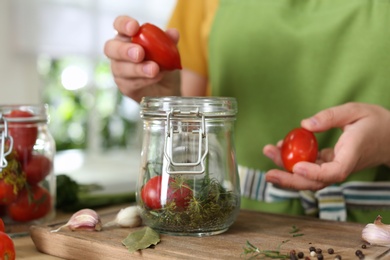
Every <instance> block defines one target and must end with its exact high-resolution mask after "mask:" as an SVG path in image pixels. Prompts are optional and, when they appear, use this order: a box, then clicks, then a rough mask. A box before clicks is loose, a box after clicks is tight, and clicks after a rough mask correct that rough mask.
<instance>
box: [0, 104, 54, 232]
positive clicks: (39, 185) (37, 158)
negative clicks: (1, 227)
mask: <svg viewBox="0 0 390 260" xmlns="http://www.w3.org/2000/svg"><path fill="white" fill-rule="evenodd" d="M48 123H49V116H48V107H47V105H0V218H2V219H3V221H4V222H5V223H6V224H12V223H41V222H43V221H45V220H48V219H51V218H52V217H53V216H54V214H55V193H56V178H55V174H54V171H53V159H54V155H55V152H56V149H55V142H54V139H53V137H52V135H51V134H50V131H49V129H48ZM7 226H10V225H7Z"/></svg>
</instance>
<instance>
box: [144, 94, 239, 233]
mask: <svg viewBox="0 0 390 260" xmlns="http://www.w3.org/2000/svg"><path fill="white" fill-rule="evenodd" d="M236 113H237V103H236V100H235V99H234V98H227V97H218V98H201V97H191V98H189V97H188V98H186V97H162V98H155V97H145V98H143V99H142V101H141V118H142V119H143V142H142V156H141V171H140V176H139V180H138V185H137V203H138V205H139V207H140V212H141V217H142V219H143V221H144V223H145V224H146V225H148V226H150V227H151V228H153V229H154V230H156V231H158V232H160V233H165V234H171V235H187V236H208V235H215V234H220V233H222V232H224V231H226V230H227V229H228V228H229V226H230V225H232V224H233V222H234V221H235V219H236V217H237V214H238V212H239V209H240V185H239V177H238V170H237V163H236V159H235V145H234V138H233V133H234V122H235V119H236Z"/></svg>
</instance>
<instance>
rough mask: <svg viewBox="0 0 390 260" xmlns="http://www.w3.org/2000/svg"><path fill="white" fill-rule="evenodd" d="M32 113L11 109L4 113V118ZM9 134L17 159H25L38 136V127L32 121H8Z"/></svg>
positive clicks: (22, 116) (30, 114)
mask: <svg viewBox="0 0 390 260" xmlns="http://www.w3.org/2000/svg"><path fill="white" fill-rule="evenodd" d="M32 116H33V114H32V113H30V112H28V111H22V110H13V111H11V113H9V114H7V115H5V117H6V118H28V117H32ZM8 128H9V134H10V135H11V136H12V139H13V141H14V142H13V149H14V150H15V151H16V152H17V154H18V157H19V160H21V161H22V160H25V159H26V158H28V157H29V156H30V154H31V151H32V150H33V146H34V144H35V141H36V139H37V136H38V128H37V127H36V126H35V125H34V123H31V124H30V123H26V122H9V123H8Z"/></svg>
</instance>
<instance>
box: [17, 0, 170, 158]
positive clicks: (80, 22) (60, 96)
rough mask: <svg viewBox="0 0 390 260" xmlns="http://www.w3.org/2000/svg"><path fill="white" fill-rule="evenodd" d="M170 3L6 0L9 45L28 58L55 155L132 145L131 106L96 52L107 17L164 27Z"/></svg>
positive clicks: (109, 33)
mask: <svg viewBox="0 0 390 260" xmlns="http://www.w3.org/2000/svg"><path fill="white" fill-rule="evenodd" d="M174 4H175V0H164V1H161V0H130V1H129V0H116V1H111V0H35V1H31V0H13V1H11V9H12V10H11V11H12V13H13V14H14V15H13V16H12V18H11V19H12V21H11V24H12V25H14V26H15V28H14V30H13V35H12V37H11V42H12V45H13V47H14V50H15V51H16V53H19V54H29V55H31V54H33V55H36V57H38V58H37V64H38V72H39V73H40V75H41V77H42V80H43V84H44V86H45V87H44V91H43V93H42V95H43V97H42V100H43V102H45V103H48V104H49V105H50V118H51V119H50V120H51V121H50V128H51V132H52V134H53V136H54V138H55V139H56V143H57V150H59V151H61V150H68V149H86V150H90V151H93V152H98V151H102V150H106V149H110V148H126V147H129V146H133V145H135V144H136V143H137V140H138V139H139V138H134V137H135V136H136V135H137V126H138V118H139V113H138V112H139V111H138V104H136V103H135V102H134V101H132V100H130V99H129V98H126V97H124V96H122V94H121V93H120V92H119V91H118V90H117V88H116V86H115V83H114V81H113V79H112V76H111V71H110V64H109V61H108V60H107V59H106V58H105V57H104V55H103V46H104V43H105V41H106V40H108V39H109V38H112V37H113V36H114V30H113V28H112V24H113V21H114V19H115V17H117V16H118V15H122V14H127V15H129V16H132V17H134V18H136V19H138V20H139V21H140V23H144V22H151V23H154V24H156V25H158V26H160V27H164V26H165V24H166V22H167V19H168V17H169V15H170V13H171V10H172V8H173V6H174Z"/></svg>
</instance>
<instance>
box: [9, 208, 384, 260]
mask: <svg viewBox="0 0 390 260" xmlns="http://www.w3.org/2000/svg"><path fill="white" fill-rule="evenodd" d="M119 209H120V208H118V207H114V208H109V209H104V210H100V211H98V212H99V213H100V214H101V216H102V220H103V223H104V222H106V221H109V220H111V219H112V218H113V217H114V216H115V215H116V213H117V212H118V210H119ZM64 217H66V219H65V218H64ZM67 217H68V216H66V215H61V218H64V219H63V220H62V221H61V220H60V221H58V220H56V221H57V222H56V223H55V224H52V225H42V226H34V227H32V229H31V232H32V233H31V234H32V236H33V238H34V241H35V243H36V244H35V245H34V242H33V241H32V239H31V237H30V236H27V237H20V238H14V242H15V247H16V254H17V259H39V260H46V259H94V260H95V259H104V260H107V259H116V260H117V259H245V257H244V256H243V255H242V253H243V247H244V246H245V245H246V241H247V240H248V241H249V242H250V243H251V244H253V245H255V246H256V247H259V248H260V250H273V249H277V248H278V246H280V251H281V252H282V253H289V252H290V251H291V250H295V251H296V252H303V253H304V254H305V256H309V247H311V246H313V247H316V248H321V249H322V250H323V255H324V259H332V260H333V259H334V257H335V255H336V254H339V255H341V256H342V259H343V260H346V259H358V258H357V257H356V256H355V251H356V250H358V249H359V250H362V251H363V253H364V254H365V255H366V259H370V257H372V258H371V259H374V258H375V257H376V256H378V255H380V254H381V253H382V252H384V251H386V249H387V248H385V247H374V246H367V248H366V249H362V248H361V246H362V245H363V244H364V242H363V241H362V239H361V231H362V229H363V228H364V225H362V224H357V223H345V222H333V221H322V220H318V219H314V218H308V217H297V216H286V215H274V214H267V213H260V212H252V211H246V210H242V211H241V212H240V214H239V216H238V218H237V220H236V222H235V223H234V224H233V225H232V226H231V227H230V229H229V230H228V231H227V232H225V233H223V234H220V235H216V236H210V237H201V238H199V237H180V236H168V235H161V242H160V243H159V244H157V246H155V248H154V249H145V250H142V251H141V252H137V253H133V254H130V253H129V252H128V251H127V249H126V248H125V247H124V246H123V245H122V244H121V241H122V240H123V239H124V238H125V237H126V236H127V235H128V234H129V233H130V232H133V231H135V230H137V229H138V228H133V229H128V228H116V229H109V230H103V231H101V232H85V231H76V232H71V231H69V230H63V231H60V232H57V233H50V230H52V229H53V228H55V227H56V226H59V225H61V224H63V223H64V222H66V220H67ZM293 227H295V228H297V229H298V231H296V232H295V233H290V232H292V231H293V229H294V228H293ZM139 228H142V227H139ZM297 234H300V235H298V236H296V235H297ZM36 247H38V248H39V250H41V251H44V252H46V254H45V253H41V252H38V250H37V249H36ZM328 248H333V250H334V251H335V253H334V254H333V255H329V254H328V253H327V249H328ZM247 258H248V257H247ZM311 259H317V258H316V257H311ZM383 259H390V254H389V255H387V256H385V257H383Z"/></svg>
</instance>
